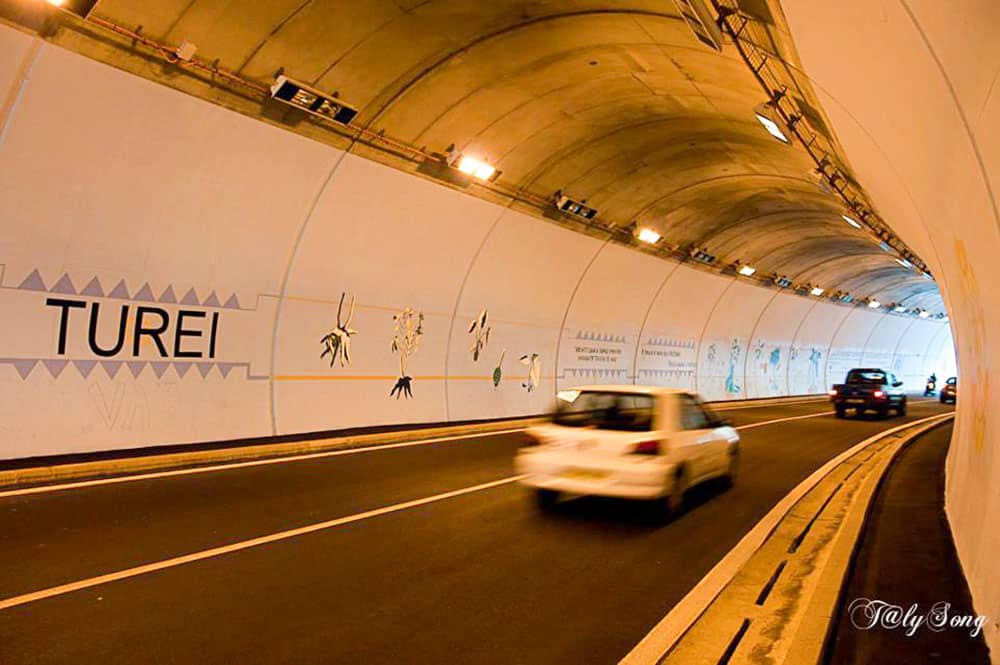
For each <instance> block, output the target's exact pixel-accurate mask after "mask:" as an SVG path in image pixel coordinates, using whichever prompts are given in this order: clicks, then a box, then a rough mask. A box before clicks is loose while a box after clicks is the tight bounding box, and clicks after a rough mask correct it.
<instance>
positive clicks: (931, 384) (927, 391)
mask: <svg viewBox="0 0 1000 665" xmlns="http://www.w3.org/2000/svg"><path fill="white" fill-rule="evenodd" d="M936 390H937V373H936V372H931V375H930V376H929V377H927V385H926V387H924V397H928V396H931V395H933V394H934V391H936Z"/></svg>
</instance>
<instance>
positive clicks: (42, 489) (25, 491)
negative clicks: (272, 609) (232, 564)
mask: <svg viewBox="0 0 1000 665" xmlns="http://www.w3.org/2000/svg"><path fill="white" fill-rule="evenodd" d="M761 406H763V405H761ZM747 408H750V407H747ZM753 408H761V407H753ZM720 410H721V409H720ZM831 413H832V412H831ZM828 415H830V413H827V412H824V413H815V414H807V415H804V416H791V417H788V418H777V419H775V420H766V421H764V422H760V423H750V424H747V425H740V426H739V427H735V428H734V429H737V430H744V429H752V428H754V427H763V426H764V425H773V424H775V423H783V422H787V421H790V420H801V419H804V418H815V417H818V416H828ZM525 429H527V428H526V427H517V428H513V429H502V430H495V431H492V432H477V433H473V434H458V435H455V436H447V437H438V438H431V439H420V440H417V441H402V442H399V443H385V444H375V445H371V446H359V447H357V448H342V449H340V450H328V451H325V452H319V453H304V454H299V455H282V456H280V457H268V458H265V459H259V460H250V461H247V462H227V463H225V464H210V465H207V466H195V467H190V468H186V469H172V470H169V471H152V472H149V473H136V474H128V475H123V476H114V477H112V478H95V479H93V480H80V481H76V482H72V483H58V484H55V485H38V486H37V487H26V488H22V489H13V490H4V491H0V499H6V498H9V497H14V496H26V495H30V494H45V493H48V492H60V491H65V490H73V489H81V488H84V487H97V486H100V485H117V484H119V483H131V482H136V481H139V480H153V479H156V478H172V477H175V476H190V475H195V474H199V473H211V472H214V471H227V470H230V469H242V468H248V467H254V466H267V465H269V464H285V463H288V462H301V461H305V460H312V459H320V458H323V457H339V456H341V455H357V454H360V453H369V452H377V451H380V450H393V449H396V448H409V447H411V446H424V445H430V444H434V443H445V442H448V441H459V440H462V439H474V438H481V437H487V436H493V435H498V434H514V433H516V432H523V431H524V430H525Z"/></svg>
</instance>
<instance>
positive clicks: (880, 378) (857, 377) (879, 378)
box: [847, 369, 885, 385]
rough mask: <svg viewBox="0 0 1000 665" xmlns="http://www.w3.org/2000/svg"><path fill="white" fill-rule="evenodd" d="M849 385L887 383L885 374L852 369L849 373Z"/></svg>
mask: <svg viewBox="0 0 1000 665" xmlns="http://www.w3.org/2000/svg"><path fill="white" fill-rule="evenodd" d="M847 383H874V384H878V385H881V384H883V383H885V372H879V371H878V370H871V369H852V370H851V371H850V372H848V373H847Z"/></svg>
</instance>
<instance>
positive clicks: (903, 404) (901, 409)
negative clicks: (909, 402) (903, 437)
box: [896, 399, 906, 417]
mask: <svg viewBox="0 0 1000 665" xmlns="http://www.w3.org/2000/svg"><path fill="white" fill-rule="evenodd" d="M896 413H897V414H899V416H900V417H902V416H905V415H906V400H905V399H904V400H903V401H902V402H900V403H899V407H898V408H897V409H896Z"/></svg>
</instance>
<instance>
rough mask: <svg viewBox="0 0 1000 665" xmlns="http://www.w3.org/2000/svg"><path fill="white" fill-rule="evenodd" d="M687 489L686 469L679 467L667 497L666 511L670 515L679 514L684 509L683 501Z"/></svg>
mask: <svg viewBox="0 0 1000 665" xmlns="http://www.w3.org/2000/svg"><path fill="white" fill-rule="evenodd" d="M687 491H688V477H687V471H686V470H685V469H684V467H681V469H680V471H679V472H678V473H677V478H675V479H674V486H673V487H672V488H671V490H670V496H668V497H667V512H668V513H669V514H670V516H674V515H679V514H680V513H681V512H682V511H683V510H684V502H685V499H686V497H687Z"/></svg>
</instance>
